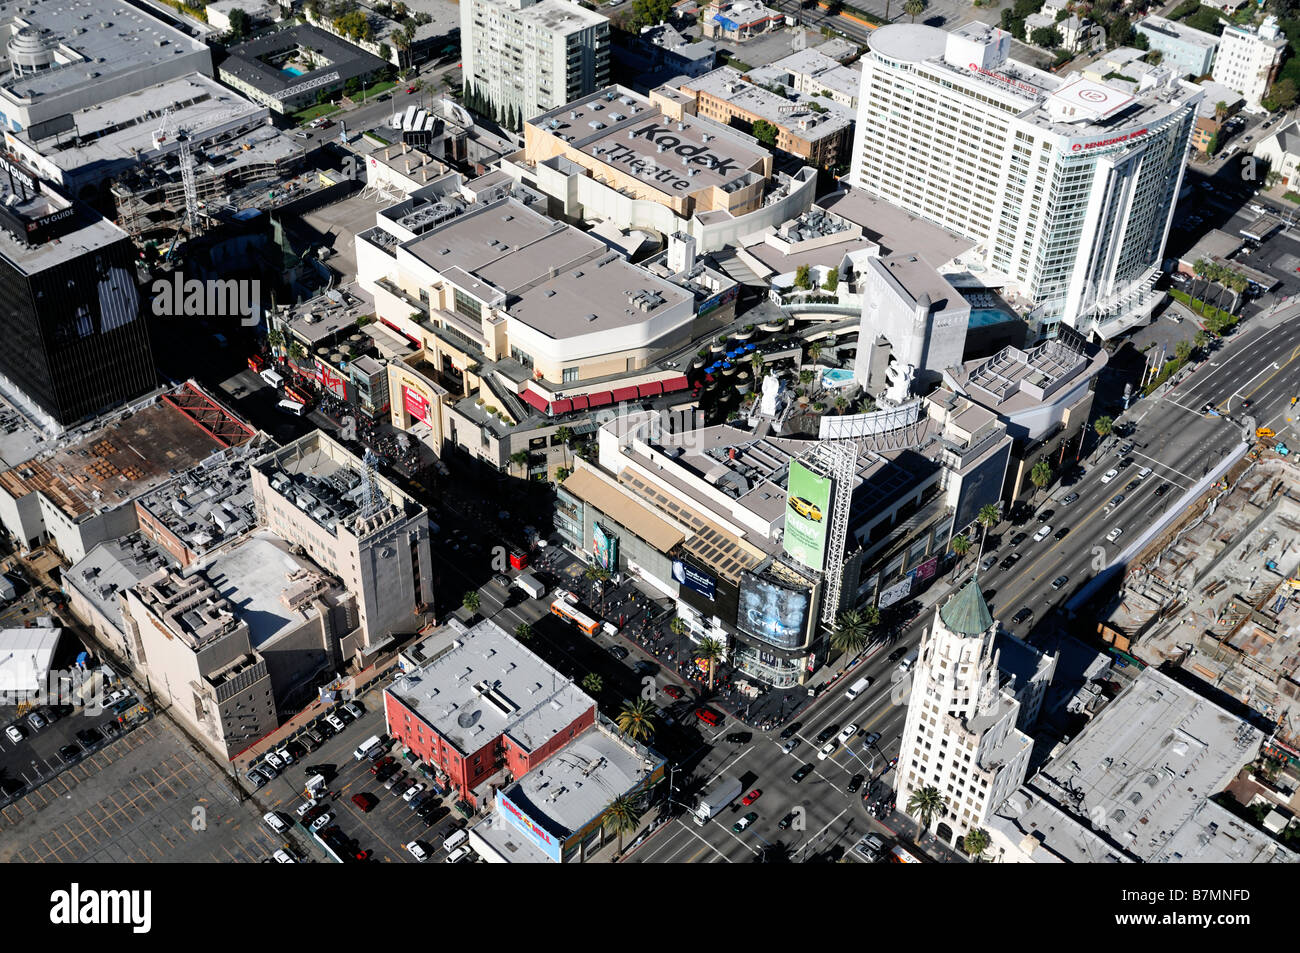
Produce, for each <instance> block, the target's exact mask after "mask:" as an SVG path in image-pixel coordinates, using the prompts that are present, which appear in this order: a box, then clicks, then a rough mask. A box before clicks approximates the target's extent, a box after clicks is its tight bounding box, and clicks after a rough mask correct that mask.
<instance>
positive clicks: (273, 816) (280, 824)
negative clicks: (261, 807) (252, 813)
mask: <svg viewBox="0 0 1300 953" xmlns="http://www.w3.org/2000/svg"><path fill="white" fill-rule="evenodd" d="M262 823H263V824H265V825H266V826H267V827H269V828H271V830H273V831H275V833H277V834H283V833H284V832H285V831H287V830H288V829H289V825H288V824H286V823H285V821H284V818H283V817H281V816H280V814H279V812H277V811H267V812H266V813H265V814H263V815H262Z"/></svg>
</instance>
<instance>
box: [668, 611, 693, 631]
mask: <svg viewBox="0 0 1300 953" xmlns="http://www.w3.org/2000/svg"><path fill="white" fill-rule="evenodd" d="M668 631H669V632H671V633H672V634H673V635H685V634H686V633H687V632H689V631H691V627H690V626H689V625H687V624H686V620H685V619H683V618H682V617H681V616H674V617H673V621H672V622H669V623H668Z"/></svg>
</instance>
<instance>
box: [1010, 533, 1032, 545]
mask: <svg viewBox="0 0 1300 953" xmlns="http://www.w3.org/2000/svg"><path fill="white" fill-rule="evenodd" d="M1028 538H1029V534H1028V533H1016V535H1015V536H1012V537H1011V545H1012V546H1019V545H1020V544H1021V543H1023V542H1024V541H1025V540H1027V539H1028Z"/></svg>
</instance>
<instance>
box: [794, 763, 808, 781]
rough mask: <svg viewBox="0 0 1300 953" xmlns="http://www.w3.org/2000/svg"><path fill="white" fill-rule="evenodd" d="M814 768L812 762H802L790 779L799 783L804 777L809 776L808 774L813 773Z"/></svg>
mask: <svg viewBox="0 0 1300 953" xmlns="http://www.w3.org/2000/svg"><path fill="white" fill-rule="evenodd" d="M812 769H813V766H812V765H811V764H801V765H799V770H798V771H796V772H795V773H794V774H792V775H790V780H791V781H793V782H794V783H795V784H798V783H799V782H801V781H802V780H803V779H804V778H806V777H808V775H810V774H812Z"/></svg>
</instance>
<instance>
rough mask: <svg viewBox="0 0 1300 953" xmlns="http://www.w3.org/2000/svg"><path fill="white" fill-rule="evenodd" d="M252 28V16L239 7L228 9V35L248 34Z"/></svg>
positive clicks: (242, 35) (243, 35)
mask: <svg viewBox="0 0 1300 953" xmlns="http://www.w3.org/2000/svg"><path fill="white" fill-rule="evenodd" d="M252 28H253V20H252V18H251V17H250V16H249V15H248V14H247V13H245V12H244V11H243V10H240V9H239V8H235V9H234V10H231V11H230V35H231V36H234V37H241V38H242V37H245V36H248V34H249V32H250V31H251V30H252Z"/></svg>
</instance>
